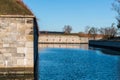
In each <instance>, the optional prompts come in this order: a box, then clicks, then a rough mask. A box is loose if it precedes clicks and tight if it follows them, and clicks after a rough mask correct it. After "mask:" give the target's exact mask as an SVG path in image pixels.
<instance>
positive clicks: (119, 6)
mask: <svg viewBox="0 0 120 80" xmlns="http://www.w3.org/2000/svg"><path fill="white" fill-rule="evenodd" d="M112 6H113V9H114V10H115V11H116V12H117V13H118V16H117V17H116V19H117V21H118V24H117V27H118V28H120V0H116V1H115V2H114V3H113V4H112Z"/></svg>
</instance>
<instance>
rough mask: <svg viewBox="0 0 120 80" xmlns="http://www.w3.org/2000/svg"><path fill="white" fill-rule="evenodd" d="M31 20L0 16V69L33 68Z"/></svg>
mask: <svg viewBox="0 0 120 80" xmlns="http://www.w3.org/2000/svg"><path fill="white" fill-rule="evenodd" d="M33 20H34V19H33V17H25V16H24V17H18V16H17V17H1V16H0V67H33V61H34V60H33V59H34V58H33V56H34V54H33V40H34V39H33V37H34V36H33V25H34V22H33Z"/></svg>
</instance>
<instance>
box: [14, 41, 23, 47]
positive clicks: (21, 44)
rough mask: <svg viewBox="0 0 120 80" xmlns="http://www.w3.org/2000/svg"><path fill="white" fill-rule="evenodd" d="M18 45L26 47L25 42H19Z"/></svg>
mask: <svg viewBox="0 0 120 80" xmlns="http://www.w3.org/2000/svg"><path fill="white" fill-rule="evenodd" d="M16 45H17V47H25V42H17V44H16Z"/></svg>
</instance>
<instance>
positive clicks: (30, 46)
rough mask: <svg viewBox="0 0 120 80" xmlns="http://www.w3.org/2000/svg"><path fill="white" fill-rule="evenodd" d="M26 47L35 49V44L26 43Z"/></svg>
mask: <svg viewBox="0 0 120 80" xmlns="http://www.w3.org/2000/svg"><path fill="white" fill-rule="evenodd" d="M25 47H28V48H33V42H26V43H25Z"/></svg>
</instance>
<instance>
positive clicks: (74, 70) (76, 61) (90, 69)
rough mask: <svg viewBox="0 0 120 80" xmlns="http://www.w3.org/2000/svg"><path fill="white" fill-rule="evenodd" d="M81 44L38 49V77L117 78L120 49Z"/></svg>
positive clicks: (60, 79)
mask: <svg viewBox="0 0 120 80" xmlns="http://www.w3.org/2000/svg"><path fill="white" fill-rule="evenodd" d="M85 45H86V44H85ZM85 45H84V44H81V45H77V46H79V48H78V47H75V45H74V48H50V46H48V48H44V49H41V50H40V51H39V71H38V72H39V73H38V74H39V80H120V56H119V55H113V54H119V53H120V52H117V51H110V50H102V49H99V48H98V49H94V50H91V49H88V47H87V46H85ZM80 46H81V47H80ZM83 46H84V47H83ZM60 47H61V46H60ZM92 49H93V48H92Z"/></svg>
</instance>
